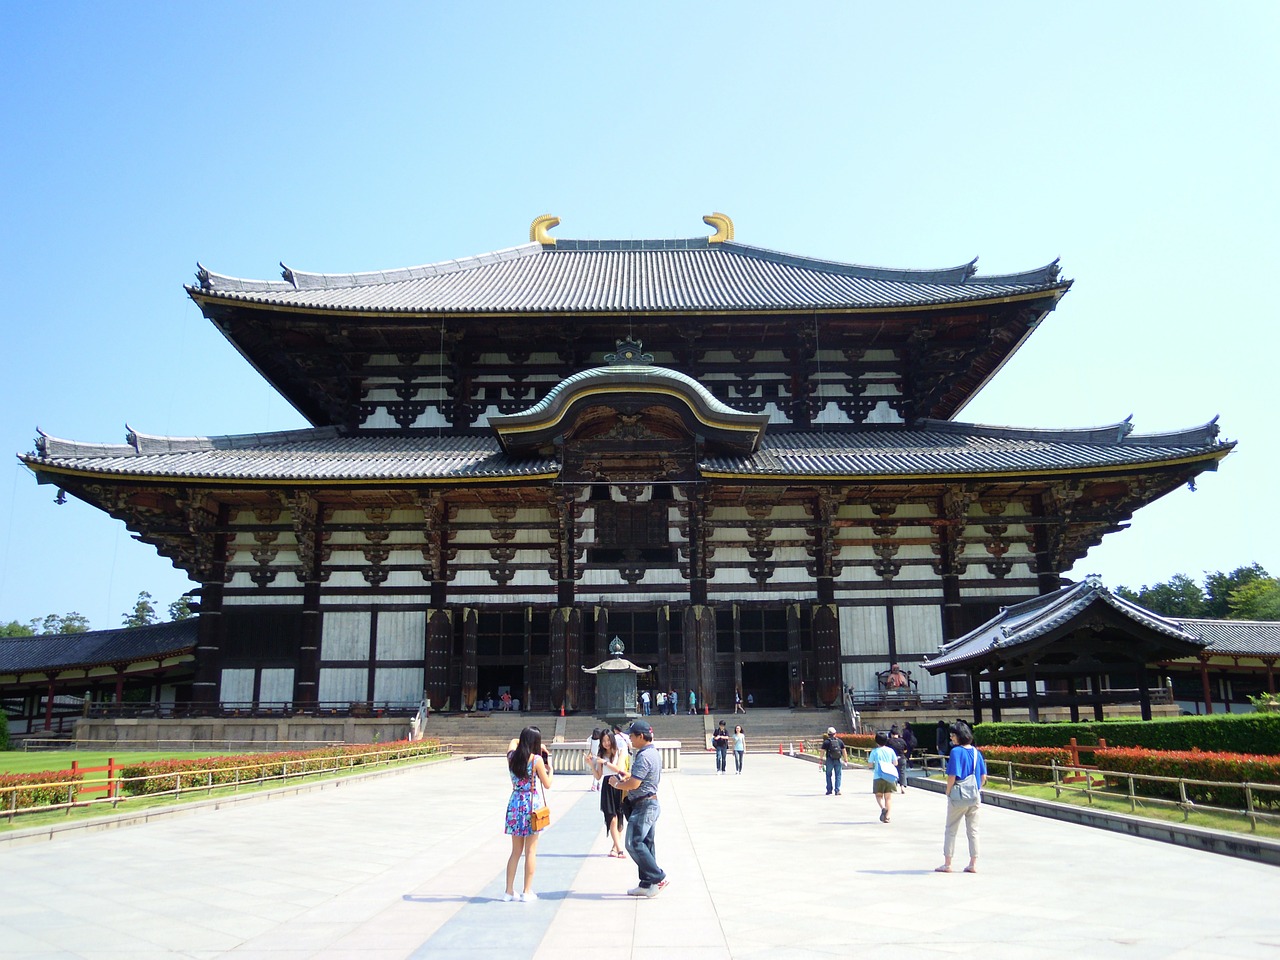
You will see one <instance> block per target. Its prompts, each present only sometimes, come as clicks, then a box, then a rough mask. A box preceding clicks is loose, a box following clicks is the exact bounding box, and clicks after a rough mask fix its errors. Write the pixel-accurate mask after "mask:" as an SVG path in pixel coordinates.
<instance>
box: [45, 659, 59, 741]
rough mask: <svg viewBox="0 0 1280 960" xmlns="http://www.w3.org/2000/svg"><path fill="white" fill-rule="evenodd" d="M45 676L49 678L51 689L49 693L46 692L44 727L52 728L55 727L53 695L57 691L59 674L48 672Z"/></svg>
mask: <svg viewBox="0 0 1280 960" xmlns="http://www.w3.org/2000/svg"><path fill="white" fill-rule="evenodd" d="M45 676H46V677H47V678H48V679H49V690H48V693H47V694H45V701H44V728H45V729H46V730H52V729H53V697H54V694H55V692H56V691H57V683H56V680H57V676H58V675H57V674H56V673H46V674H45Z"/></svg>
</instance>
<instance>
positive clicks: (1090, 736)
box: [974, 713, 1280, 756]
mask: <svg viewBox="0 0 1280 960" xmlns="http://www.w3.org/2000/svg"><path fill="white" fill-rule="evenodd" d="M974 737H975V740H976V742H977V744H978V746H980V747H983V748H985V747H988V746H1021V747H1063V746H1066V745H1067V744H1068V743H1070V741H1071V738H1072V737H1075V738H1076V742H1077V743H1079V744H1080V745H1081V746H1093V745H1095V744H1097V743H1098V740H1099V738H1104V739H1105V740H1106V741H1107V746H1109V747H1140V748H1146V749H1148V750H1208V751H1222V752H1227V753H1245V754H1264V755H1268V756H1280V714H1275V713H1243V714H1215V715H1213V716H1205V717H1171V718H1169V719H1162V720H1104V721H1103V722H1101V723H1099V722H1097V721H1089V722H1087V723H980V724H978V725H977V726H976V727H975V728H974Z"/></svg>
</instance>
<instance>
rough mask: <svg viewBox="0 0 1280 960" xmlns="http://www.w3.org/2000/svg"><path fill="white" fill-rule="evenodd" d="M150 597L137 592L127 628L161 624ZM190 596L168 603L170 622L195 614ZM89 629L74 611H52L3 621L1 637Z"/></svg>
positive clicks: (86, 621)
mask: <svg viewBox="0 0 1280 960" xmlns="http://www.w3.org/2000/svg"><path fill="white" fill-rule="evenodd" d="M151 599H152V598H151V594H150V593H148V592H147V591H146V590H143V591H141V592H140V593H139V594H138V599H137V600H136V601H134V604H133V609H132V610H130V611H128V612H127V613H125V614H124V616H123V617H122V620H123V623H122V624H121V625H122V626H125V627H145V626H148V625H149V624H152V623H159V622H160V613H159V611H157V610H156V607H155V604H154V603H152V602H151ZM190 599H191V597H190V595H189V594H183V595H182V596H181V597H179V598H178V599H177V600H175V601H173V603H171V604H169V620H170V621H176V620H186V619H187V618H188V617H194V616H195V612H194V611H193V610H192V609H191V606H190V604H189V601H190ZM90 629H91V627H90V626H89V618H88V617H86V616H85V615H84V614H82V613H77V612H76V611H74V610H73V611H71V612H70V613H50V614H48V615H47V616H44V617H36V618H34V619H32V620H29V621H27V622H26V623H22V622H20V621H18V620H10V621H9V622H8V623H0V637H37V636H51V635H60V634H68V633H85V632H87V631H88V630H90Z"/></svg>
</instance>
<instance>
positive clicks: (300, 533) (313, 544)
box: [289, 493, 325, 714]
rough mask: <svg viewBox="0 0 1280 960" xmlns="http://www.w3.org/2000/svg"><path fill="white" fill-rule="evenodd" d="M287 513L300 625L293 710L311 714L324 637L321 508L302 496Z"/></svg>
mask: <svg viewBox="0 0 1280 960" xmlns="http://www.w3.org/2000/svg"><path fill="white" fill-rule="evenodd" d="M289 510H290V514H291V516H292V518H293V530H294V537H295V539H296V540H297V543H298V552H299V560H300V561H301V564H300V566H301V570H300V572H299V579H301V580H302V624H301V629H300V635H299V637H298V661H297V667H296V669H295V670H294V672H293V710H294V712H295V713H310V714H315V713H317V712H318V710H319V706H320V648H321V642H322V640H323V637H324V627H323V620H324V615H323V613H322V612H321V607H320V584H321V582H322V581H323V573H322V569H321V568H322V567H323V566H324V555H325V546H324V536H325V535H324V529H323V527H324V507H323V506H321V505H320V504H319V503H318V502H317V501H316V499H315V498H314V497H312V496H311V495H310V494H305V493H304V494H299V495H297V496H295V497H293V498H291V499H290V501H289ZM304 553H305V556H304V555H303V554H304Z"/></svg>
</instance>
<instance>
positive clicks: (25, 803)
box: [0, 770, 84, 815]
mask: <svg viewBox="0 0 1280 960" xmlns="http://www.w3.org/2000/svg"><path fill="white" fill-rule="evenodd" d="M83 779H84V777H83V776H82V775H81V774H78V773H77V774H74V775H73V774H71V773H70V772H69V771H67V770H45V771H42V772H40V773H0V787H26V788H29V789H23V790H15V791H13V792H12V793H10V792H9V791H7V790H6V791H4V792H3V793H0V815H3V814H4V812H5V811H6V810H9V809H11V808H12V807H16V808H17V809H19V810H21V809H22V808H23V807H47V806H52V805H53V804H55V803H66V802H67V797H68V791H69V790H70V788H69V787H67V786H65V784H67V783H73V782H74V783H79V782H80V781H81V780H83ZM46 784H63V786H46ZM77 792H79V791H78V789H77ZM14 797H16V798H17V800H16V802H15V800H14V799H13V798H14Z"/></svg>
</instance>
